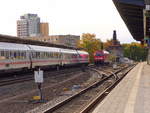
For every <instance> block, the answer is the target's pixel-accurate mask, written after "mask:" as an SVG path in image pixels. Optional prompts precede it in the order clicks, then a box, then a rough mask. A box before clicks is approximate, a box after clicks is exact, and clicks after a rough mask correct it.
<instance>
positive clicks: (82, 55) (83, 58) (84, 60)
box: [77, 50, 89, 64]
mask: <svg viewBox="0 0 150 113" xmlns="http://www.w3.org/2000/svg"><path fill="white" fill-rule="evenodd" d="M77 53H78V54H79V63H80V64H88V63H89V54H88V53H87V52H85V51H79V50H78V51H77Z"/></svg>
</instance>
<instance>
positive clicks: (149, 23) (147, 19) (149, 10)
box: [143, 0, 150, 64]
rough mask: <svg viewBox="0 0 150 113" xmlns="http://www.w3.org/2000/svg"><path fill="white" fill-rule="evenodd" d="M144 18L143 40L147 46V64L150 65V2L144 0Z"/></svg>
mask: <svg viewBox="0 0 150 113" xmlns="http://www.w3.org/2000/svg"><path fill="white" fill-rule="evenodd" d="M143 17H144V40H145V42H146V43H147V46H148V55H147V64H150V0H145V10H144V11H143Z"/></svg>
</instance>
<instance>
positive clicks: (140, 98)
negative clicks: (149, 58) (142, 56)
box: [93, 62, 150, 113]
mask: <svg viewBox="0 0 150 113" xmlns="http://www.w3.org/2000/svg"><path fill="white" fill-rule="evenodd" d="M93 113H150V65H147V64H146V63H145V62H142V63H139V64H138V65H136V66H135V68H134V69H133V70H131V71H130V72H129V73H128V74H127V75H126V77H124V79H123V80H122V81H121V82H120V83H119V84H118V85H117V86H116V87H115V88H114V89H113V90H112V91H111V92H110V93H109V95H108V96H107V97H106V98H105V99H104V100H103V101H102V102H101V103H100V104H99V105H98V106H97V107H96V108H95V110H94V111H93Z"/></svg>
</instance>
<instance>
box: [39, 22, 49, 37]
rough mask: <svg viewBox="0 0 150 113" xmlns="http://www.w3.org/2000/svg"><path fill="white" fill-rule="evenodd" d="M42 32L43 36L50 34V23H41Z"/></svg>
mask: <svg viewBox="0 0 150 113" xmlns="http://www.w3.org/2000/svg"><path fill="white" fill-rule="evenodd" d="M40 34H41V35H42V36H48V35H49V25H48V23H40Z"/></svg>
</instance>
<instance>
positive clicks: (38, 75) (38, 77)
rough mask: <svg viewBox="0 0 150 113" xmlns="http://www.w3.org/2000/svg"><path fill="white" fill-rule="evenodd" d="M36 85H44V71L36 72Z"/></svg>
mask: <svg viewBox="0 0 150 113" xmlns="http://www.w3.org/2000/svg"><path fill="white" fill-rule="evenodd" d="M34 79H35V83H43V71H41V70H39V71H34Z"/></svg>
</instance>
